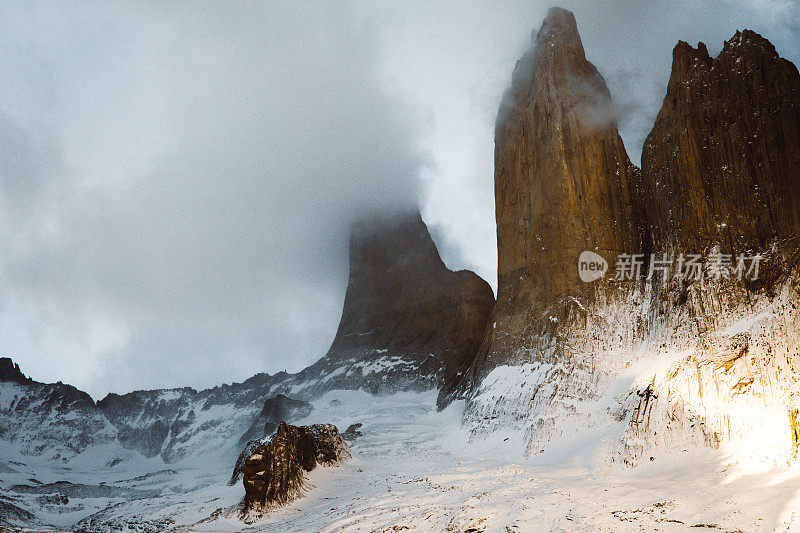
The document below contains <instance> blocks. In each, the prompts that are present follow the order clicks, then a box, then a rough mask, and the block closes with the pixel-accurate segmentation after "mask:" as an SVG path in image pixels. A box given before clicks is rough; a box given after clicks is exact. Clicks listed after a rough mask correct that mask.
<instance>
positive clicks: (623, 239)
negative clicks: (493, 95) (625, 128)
mask: <svg viewBox="0 0 800 533" xmlns="http://www.w3.org/2000/svg"><path fill="white" fill-rule="evenodd" d="M639 181H640V175H639V170H638V169H637V168H636V167H635V166H634V165H633V164H631V162H630V160H629V158H628V155H627V153H626V151H625V147H624V146H623V143H622V139H621V138H620V136H619V134H618V132H617V123H616V120H615V117H614V109H613V106H612V102H611V96H610V94H609V92H608V89H607V87H606V84H605V81H604V80H603V77H602V76H601V75H600V74H599V73H598V72H597V69H596V68H595V67H594V65H592V64H591V63H590V62H589V61H587V60H586V57H585V54H584V50H583V45H582V43H581V39H580V36H579V35H578V30H577V26H576V23H575V18H574V16H573V14H572V13H570V12H569V11H566V10H564V9H560V8H553V9H551V10H550V12H549V13H548V16H547V18H546V19H545V21H544V23H543V24H542V27H541V28H540V30H539V31H538V33H536V34H535V36H533V42H532V45H531V49H530V50H529V51H528V52H527V53H526V54H525V55H524V56H523V57H522V59H520V60H519V61H518V62H517V65H516V67H515V69H514V74H513V79H512V84H511V88H510V89H509V90H508V91H507V92H506V94H505V96H504V98H503V101H502V103H501V106H500V110H499V113H498V117H497V124H496V131H495V201H496V208H497V243H498V298H497V306H496V308H495V310H494V316H493V318H492V322H493V324H494V328H493V331H491V332H490V334H489V336H488V338H487V342H486V345H485V346H484V349H483V352H484V354H483V355H484V357H486V361H484V362H481V363H480V364H485V365H486V366H488V367H493V366H496V365H497V364H499V363H502V362H508V361H514V360H518V359H519V358H520V357H521V355H520V354H523V353H524V354H525V356H526V357H527V356H530V354H535V355H534V356H535V357H543V355H542V353H541V352H542V351H543V347H542V346H540V345H539V344H537V343H539V342H540V341H538V340H532V339H541V338H543V337H554V336H556V332H555V331H553V328H554V326H553V324H555V323H556V322H555V321H559V322H558V324H559V325H558V326H556V327H557V328H559V327H561V325H565V323H569V322H571V321H573V320H576V319H578V320H579V319H580V316H577V317H576V316H575V315H576V312H577V314H578V315H580V310H581V309H582V308H584V307H587V306H589V305H591V304H592V303H593V302H594V301H596V300H597V299H599V298H600V297H601V295H606V294H608V293H613V292H616V291H618V289H616V288H615V287H613V285H611V284H609V283H606V282H604V281H600V282H597V283H595V284H586V283H582V282H581V281H580V279H579V277H578V271H577V268H576V267H577V260H578V257H579V255H580V253H581V252H582V251H584V250H590V251H594V252H596V253H599V254H600V255H602V256H604V257H607V258H611V257H615V256H616V255H617V254H619V253H623V252H627V253H641V252H642V251H643V250H645V249H646V248H647V247H648V242H647V238H646V234H647V232H646V231H645V225H646V221H645V215H644V213H643V210H642V209H639V208H637V206H636V205H635V203H634V196H635V193H636V191H637V189H638V188H639V187H640V185H639ZM578 304H579V305H578Z"/></svg>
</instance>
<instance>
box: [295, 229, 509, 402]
mask: <svg viewBox="0 0 800 533" xmlns="http://www.w3.org/2000/svg"><path fill="white" fill-rule="evenodd" d="M493 305H494V295H493V293H492V289H491V287H490V286H489V284H488V283H486V282H485V281H484V280H482V279H481V278H480V277H478V276H477V275H476V274H474V273H473V272H470V271H467V270H461V271H458V272H453V271H451V270H449V269H448V268H447V267H446V266H445V264H444V262H443V261H442V260H441V258H440V257H439V253H438V251H437V250H436V245H435V244H434V242H433V239H431V236H430V233H429V232H428V228H427V227H426V226H425V223H424V222H423V221H422V218H421V217H420V215H419V213H411V214H407V213H401V214H393V215H385V216H382V217H376V218H369V219H365V220H362V221H360V222H359V223H357V224H356V225H355V226H354V227H353V230H352V234H351V238H350V278H349V282H348V285H347V293H346V295H345V301H344V308H343V310H342V318H341V321H340V323H339V328H338V331H337V332H336V337H335V338H334V340H333V343H332V344H331V347H330V350H329V351H328V353H327V354H326V355H325V357H323V358H322V359H321V360H319V361H318V362H317V363H315V364H314V365H312V366H311V367H309V368H308V369H306V370H304V371H302V372H300V374H298V379H299V380H301V381H305V382H311V381H312V378H318V381H317V382H316V383H315V384H314V385H313V387H312V389H308V388H306V389H305V390H306V392H305V394H308V392H307V391H309V390H314V391H316V392H317V393H318V392H321V391H324V390H330V389H335V388H343V389H352V388H361V389H365V390H368V391H370V392H392V391H397V390H407V389H417V390H421V389H429V388H434V387H442V389H443V391H444V392H443V395H444V396H446V395H447V394H448V393H449V392H450V391H451V390H452V388H453V387H452V384H453V383H454V382H455V381H456V377H457V376H459V374H460V373H461V372H463V370H464V368H466V367H467V366H468V365H469V364H470V363H471V362H472V360H473V359H474V356H475V353H476V351H477V349H478V346H479V345H480V342H481V339H482V338H483V335H484V332H485V330H486V327H487V324H488V321H489V317H490V314H491V310H492V306H493ZM301 394H302V392H301Z"/></svg>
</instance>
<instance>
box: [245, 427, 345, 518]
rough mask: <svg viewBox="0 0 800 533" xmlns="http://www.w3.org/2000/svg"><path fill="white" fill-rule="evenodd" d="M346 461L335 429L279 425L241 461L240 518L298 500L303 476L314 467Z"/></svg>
mask: <svg viewBox="0 0 800 533" xmlns="http://www.w3.org/2000/svg"><path fill="white" fill-rule="evenodd" d="M349 458H350V450H349V448H348V447H347V444H345V442H344V440H342V437H341V436H340V435H339V432H338V431H337V429H336V427H335V426H332V425H329V424H315V425H313V426H290V425H287V424H286V423H285V422H281V424H280V426H279V427H278V431H277V432H276V433H275V436H274V437H273V438H272V440H271V441H270V442H269V443H268V444H265V445H263V446H261V447H259V448H257V449H256V450H255V452H254V453H253V454H252V455H251V456H250V457H248V458H247V461H245V464H244V468H243V472H244V479H243V483H244V490H245V497H244V501H243V502H242V516H243V518H244V519H245V520H250V519H254V518H257V517H258V515H259V514H260V513H263V512H265V511H268V510H269V509H271V508H274V507H276V506H280V505H285V504H286V503H288V502H290V501H292V500H294V499H296V498H298V497H300V496H301V495H302V494H303V489H304V481H305V477H306V473H307V472H310V471H311V470H313V469H314V468H316V467H317V465H321V466H334V465H336V464H338V463H340V462H341V461H344V460H347V459H349Z"/></svg>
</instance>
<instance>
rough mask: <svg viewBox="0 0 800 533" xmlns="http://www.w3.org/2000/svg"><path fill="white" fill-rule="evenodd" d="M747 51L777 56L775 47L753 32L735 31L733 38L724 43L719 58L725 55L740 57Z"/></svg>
mask: <svg viewBox="0 0 800 533" xmlns="http://www.w3.org/2000/svg"><path fill="white" fill-rule="evenodd" d="M747 51H758V52H761V53H766V54H767V55H770V56H776V57H777V56H778V52H777V51H776V50H775V46H774V45H773V44H772V43H771V42H769V40H768V39H765V38H764V37H762V36H761V35H759V34H758V33H756V32H754V31H753V30H742V31H737V32H736V33H735V34H734V35H733V37H731V38H730V39H728V40H727V41H725V46H723V47H722V52H721V53H720V56H723V55H727V54H731V53H733V54H736V55H740V54H742V53H744V52H747Z"/></svg>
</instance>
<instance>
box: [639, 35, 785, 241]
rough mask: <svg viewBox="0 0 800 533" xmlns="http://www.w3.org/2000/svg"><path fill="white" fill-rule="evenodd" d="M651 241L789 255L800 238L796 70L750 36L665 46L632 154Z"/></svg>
mask: <svg viewBox="0 0 800 533" xmlns="http://www.w3.org/2000/svg"><path fill="white" fill-rule="evenodd" d="M642 175H643V178H644V179H643V182H644V197H643V199H642V201H643V202H644V203H645V205H646V206H647V213H648V215H649V223H650V226H651V227H652V229H653V233H654V245H655V247H656V248H658V249H660V250H666V249H670V248H675V247H680V248H681V249H682V250H684V251H697V252H702V251H705V250H708V249H710V248H711V247H713V246H714V245H719V246H720V248H721V249H723V250H729V251H731V252H746V251H764V252H768V251H770V250H771V249H772V248H773V246H775V247H777V248H779V249H780V251H781V253H787V254H788V255H789V256H791V255H792V253H793V252H794V251H795V250H796V249H797V247H798V246H797V244H798V236H800V208H799V207H798V206H800V76H798V72H797V67H795V66H794V65H793V64H792V63H791V62H789V61H787V60H785V59H782V58H781V57H779V56H778V53H777V52H776V51H775V47H774V46H773V45H772V44H771V43H770V42H769V41H768V40H766V39H764V38H763V37H761V36H760V35H758V34H757V33H755V32H752V31H750V30H744V31H743V32H737V33H736V35H734V36H733V38H732V39H730V40H729V41H727V42H725V45H724V47H723V49H722V52H720V54H719V56H718V57H716V58H712V57H710V56H709V54H708V50H707V49H706V46H705V45H704V44H703V43H700V44H699V45H698V46H697V48H692V47H691V46H690V45H688V44H687V43H685V42H680V43H679V44H678V45H677V46H676V47H675V49H674V51H673V60H672V74H671V76H670V79H669V84H668V86H667V94H666V96H665V98H664V103H663V105H662V107H661V111H660V112H659V113H658V117H657V118H656V122H655V125H654V126H653V130H652V131H651V132H650V134H649V135H648V137H647V139H646V141H645V144H644V149H643V152H642Z"/></svg>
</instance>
